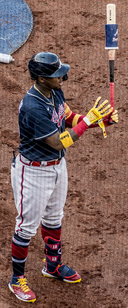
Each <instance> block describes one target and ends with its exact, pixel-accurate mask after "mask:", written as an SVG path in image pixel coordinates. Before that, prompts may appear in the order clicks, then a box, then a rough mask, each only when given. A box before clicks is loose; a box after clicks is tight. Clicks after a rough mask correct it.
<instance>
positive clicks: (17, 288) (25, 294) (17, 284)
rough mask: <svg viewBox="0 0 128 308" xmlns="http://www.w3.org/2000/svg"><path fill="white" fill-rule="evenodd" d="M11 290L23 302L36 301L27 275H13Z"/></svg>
mask: <svg viewBox="0 0 128 308" xmlns="http://www.w3.org/2000/svg"><path fill="white" fill-rule="evenodd" d="M8 286H9V290H10V291H11V292H13V293H14V294H15V296H16V297H17V298H18V299H20V300H21V301H23V302H27V303H30V302H32V303H34V302H35V301H36V296H35V294H34V293H33V292H32V291H31V290H30V288H29V287H28V284H27V279H26V277H25V276H24V275H23V276H15V275H14V274H13V275H12V278H11V281H10V283H9V285H8Z"/></svg>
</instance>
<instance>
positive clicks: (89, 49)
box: [0, 0, 128, 308]
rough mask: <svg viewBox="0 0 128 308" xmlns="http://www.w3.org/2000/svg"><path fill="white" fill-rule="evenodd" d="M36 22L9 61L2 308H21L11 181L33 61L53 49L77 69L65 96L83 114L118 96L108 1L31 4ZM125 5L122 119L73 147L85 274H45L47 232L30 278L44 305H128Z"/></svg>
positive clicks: (1, 126) (72, 229) (0, 123)
mask: <svg viewBox="0 0 128 308" xmlns="http://www.w3.org/2000/svg"><path fill="white" fill-rule="evenodd" d="M26 2H27V3H28V5H29V6H30V8H31V10H32V13H33V16H34V27H33V31H32V33H31V35H30V37H29V39H28V41H27V42H26V43H25V44H24V45H23V46H22V47H21V48H20V49H19V50H18V51H16V52H15V53H14V54H13V57H14V58H15V63H11V64H0V81H1V86H0V97H1V99H0V101H1V102H0V157H1V158H0V160H1V163H0V247H1V249H0V308H12V307H13V308H20V307H26V306H27V305H31V304H27V303H24V302H21V301H19V300H18V299H16V297H15V296H14V295H13V294H12V293H11V292H10V291H9V290H8V283H9V281H10V278H11V275H12V266H11V239H12V236H13V234H14V226H15V217H16V215H17V212H16V210H15V205H14V198H13V192H12V188H11V181H10V165H11V159H12V152H13V150H15V151H16V154H17V153H18V145H19V135H18V106H19V103H20V101H21V99H22V98H23V96H24V95H25V93H26V91H27V90H28V89H29V88H30V86H31V85H32V81H31V80H30V77H29V73H28V70H27V63H28V61H29V59H30V58H31V56H32V55H33V54H34V53H37V52H39V51H51V52H54V53H57V54H58V55H59V57H60V58H61V60H62V61H63V62H67V63H68V64H70V66H71V69H70V72H69V80H68V81H67V82H65V83H64V85H63V91H64V93H65V98H66V100H67V103H68V104H69V106H70V108H71V109H72V110H73V111H74V112H78V113H81V114H86V113H87V111H88V110H89V109H90V108H91V107H92V106H93V103H94V101H95V99H96V98H97V97H98V96H101V97H102V100H105V99H109V62H108V53H107V51H106V50H105V33H104V32H105V31H104V25H105V23H106V5H107V4H108V3H109V2H107V1H106V0H95V1H89V0H86V1H84V0H77V1H76V0H63V1H59V0H51V1H48V0H44V1H42V0H27V1H26ZM113 3H115V4H116V7H117V23H118V28H119V50H118V51H117V52H116V60H115V107H116V109H118V111H119V123H118V124H116V125H113V126H111V127H109V128H107V129H106V131H107V139H103V136H102V131H101V130H100V128H94V129H90V130H88V131H86V133H85V134H84V135H83V136H82V137H81V138H80V140H78V141H77V142H76V143H75V144H74V145H73V146H72V147H70V148H69V149H67V153H66V161H67V168H68V176H69V189H68V196H67V201H66V204H65V216H64V218H63V223H62V243H63V244H62V252H63V256H62V258H63V262H65V263H66V264H67V265H69V266H71V267H72V268H74V269H75V270H77V271H78V272H79V274H80V275H81V276H82V281H81V283H80V284H76V285H70V284H66V283H63V282H61V281H58V280H54V279H51V280H50V279H48V278H44V277H43V276H42V274H41V270H42V267H43V258H44V252H43V247H44V246H43V242H42V239H41V232H40V228H39V230H38V232H37V235H36V236H35V237H34V238H32V240H31V244H30V248H29V254H28V259H27V262H26V276H27V279H28V282H29V286H30V287H31V289H32V290H33V292H34V293H35V294H36V296H37V301H36V302H35V303H34V304H33V307H38V308H49V307H52V308H60V307H62V308H63V307H68V308H72V307H73V308H75V307H81V308H126V307H128V206H127V200H128V186H127V183H128V154H127V145H128V130H127V120H128V110H127V105H128V103H127V92H128V76H127V67H128V53H127V50H128V32H127V28H128V19H127V11H128V2H127V0H118V1H117V0H114V1H113Z"/></svg>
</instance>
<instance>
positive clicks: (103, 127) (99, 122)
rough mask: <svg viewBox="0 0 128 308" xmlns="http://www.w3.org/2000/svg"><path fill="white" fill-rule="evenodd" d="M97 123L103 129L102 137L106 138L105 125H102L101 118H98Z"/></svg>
mask: <svg viewBox="0 0 128 308" xmlns="http://www.w3.org/2000/svg"><path fill="white" fill-rule="evenodd" d="M98 124H99V126H100V127H101V129H102V131H103V136H104V138H107V134H106V131H105V125H104V122H103V120H99V121H98Z"/></svg>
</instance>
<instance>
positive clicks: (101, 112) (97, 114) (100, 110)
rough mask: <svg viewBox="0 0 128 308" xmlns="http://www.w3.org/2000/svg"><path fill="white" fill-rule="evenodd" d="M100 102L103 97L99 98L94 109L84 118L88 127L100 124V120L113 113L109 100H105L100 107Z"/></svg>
mask: <svg viewBox="0 0 128 308" xmlns="http://www.w3.org/2000/svg"><path fill="white" fill-rule="evenodd" d="M100 100H101V97H98V98H97V100H96V101H95V104H94V107H93V108H92V109H91V110H90V111H89V112H88V113H87V115H86V117H84V118H83V120H84V121H85V123H86V124H87V125H88V126H89V125H91V124H93V123H96V122H98V121H99V120H102V119H103V118H105V117H106V116H108V115H109V114H110V113H112V111H113V107H111V105H110V104H107V103H108V100H105V101H104V102H103V103H102V104H100V105H99V103H100ZM105 106H106V107H105Z"/></svg>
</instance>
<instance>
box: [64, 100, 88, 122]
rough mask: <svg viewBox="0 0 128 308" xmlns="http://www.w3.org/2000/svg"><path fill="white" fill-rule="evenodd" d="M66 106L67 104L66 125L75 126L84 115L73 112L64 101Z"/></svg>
mask: <svg viewBox="0 0 128 308" xmlns="http://www.w3.org/2000/svg"><path fill="white" fill-rule="evenodd" d="M64 106H65V127H66V128H73V127H75V126H76V125H77V124H78V123H79V122H80V121H81V120H82V119H83V118H84V115H80V114H78V113H74V112H72V111H71V109H70V108H69V106H68V105H67V104H66V103H64Z"/></svg>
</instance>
